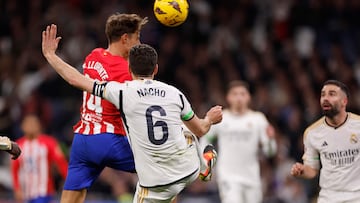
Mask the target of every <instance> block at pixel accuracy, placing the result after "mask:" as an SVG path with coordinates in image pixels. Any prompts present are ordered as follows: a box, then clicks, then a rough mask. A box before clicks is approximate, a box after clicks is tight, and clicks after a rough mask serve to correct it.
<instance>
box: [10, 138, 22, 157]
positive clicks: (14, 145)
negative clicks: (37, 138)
mask: <svg viewBox="0 0 360 203" xmlns="http://www.w3.org/2000/svg"><path fill="white" fill-rule="evenodd" d="M7 152H8V153H9V154H11V155H12V157H11V158H12V159H14V160H15V159H17V158H18V157H19V156H20V154H21V149H20V147H19V145H18V144H17V143H16V142H11V150H7Z"/></svg>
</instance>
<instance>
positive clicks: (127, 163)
mask: <svg viewBox="0 0 360 203" xmlns="http://www.w3.org/2000/svg"><path fill="white" fill-rule="evenodd" d="M146 23H147V18H141V17H140V16H138V15H136V14H114V15H111V16H110V17H109V18H108V19H107V22H106V26H105V33H106V36H107V39H108V48H107V49H103V48H96V49H94V50H93V51H92V52H91V53H90V54H89V55H88V56H87V57H86V59H85V62H84V64H83V74H84V75H85V76H86V77H89V78H91V79H94V80H98V81H110V80H113V81H118V82H124V81H128V80H131V75H130V73H129V67H128V55H129V49H130V48H131V47H132V46H134V45H135V44H139V43H140V31H141V29H142V26H143V25H145V24H146ZM74 133H75V136H74V139H73V142H72V148H71V153H70V162H69V172H68V176H67V178H66V180H65V184H64V190H63V192H62V196H61V202H66V203H68V202H71V203H72V202H74V203H81V202H84V200H85V197H86V193H87V189H88V188H89V187H90V186H91V185H92V184H93V182H94V181H95V180H96V179H97V177H98V176H99V174H100V173H101V172H102V171H103V169H104V168H105V167H110V168H113V169H117V170H121V171H127V172H134V171H135V165H134V160H133V154H132V152H131V149H130V146H129V143H128V139H127V137H126V136H125V130H124V127H123V124H122V120H121V117H120V116H119V112H118V111H117V109H116V107H115V106H114V105H113V104H111V103H110V102H108V101H106V100H104V99H102V98H100V97H98V96H95V95H92V94H90V93H88V92H85V91H84V93H83V104H82V106H81V109H80V121H79V122H78V123H77V124H76V125H75V126H74ZM99 146H107V147H103V148H101V147H99Z"/></svg>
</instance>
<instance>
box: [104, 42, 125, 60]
mask: <svg viewBox="0 0 360 203" xmlns="http://www.w3.org/2000/svg"><path fill="white" fill-rule="evenodd" d="M107 51H108V52H110V53H111V55H113V56H121V57H123V58H124V59H126V60H128V58H129V53H128V51H127V50H125V49H124V47H123V46H121V45H120V44H119V43H116V42H115V43H111V44H110V45H109V47H108V48H107Z"/></svg>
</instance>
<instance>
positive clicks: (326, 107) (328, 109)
mask: <svg viewBox="0 0 360 203" xmlns="http://www.w3.org/2000/svg"><path fill="white" fill-rule="evenodd" d="M321 108H322V112H323V115H324V116H326V117H329V118H334V117H335V116H336V115H338V114H339V112H340V110H339V107H338V105H336V104H331V103H330V102H328V101H324V102H323V104H321Z"/></svg>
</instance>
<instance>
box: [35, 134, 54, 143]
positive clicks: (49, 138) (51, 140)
mask: <svg viewBox="0 0 360 203" xmlns="http://www.w3.org/2000/svg"><path fill="white" fill-rule="evenodd" d="M38 140H39V141H41V142H45V143H56V142H57V140H56V139H55V137H53V136H51V135H48V134H41V135H39V137H38Z"/></svg>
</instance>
